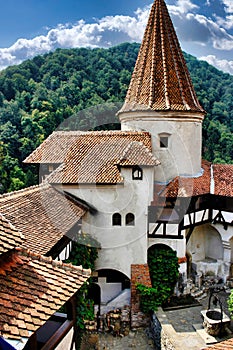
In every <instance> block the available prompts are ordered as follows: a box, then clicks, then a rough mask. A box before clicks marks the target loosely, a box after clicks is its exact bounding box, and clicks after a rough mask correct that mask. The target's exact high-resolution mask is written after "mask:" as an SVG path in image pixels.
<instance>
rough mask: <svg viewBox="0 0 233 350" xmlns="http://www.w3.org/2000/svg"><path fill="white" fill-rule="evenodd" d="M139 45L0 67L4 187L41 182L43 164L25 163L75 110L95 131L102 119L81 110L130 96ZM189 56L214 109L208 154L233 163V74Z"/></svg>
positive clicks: (80, 124) (64, 52) (202, 94)
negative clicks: (39, 174) (39, 176)
mask: <svg viewBox="0 0 233 350" xmlns="http://www.w3.org/2000/svg"><path fill="white" fill-rule="evenodd" d="M138 49H139V45H138V44H128V43H126V44H121V45H119V46H117V47H113V48H109V49H93V50H91V49H85V48H80V49H57V50H56V51H55V52H52V53H49V54H46V55H44V56H37V57H35V58H33V59H32V60H27V61H24V62H23V63H22V64H20V65H18V66H12V67H8V68H7V69H5V70H4V71H2V72H0V140H1V142H0V162H1V163H0V179H1V181H0V193H3V192H6V191H12V190H17V189H20V188H22V187H25V186H29V185H31V184H34V183H35V182H37V169H36V168H33V167H32V166H28V165H23V164H22V161H23V160H24V159H25V157H26V156H27V155H28V154H29V153H30V152H31V151H32V150H34V149H35V148H36V147H37V146H38V145H39V144H40V143H41V142H42V141H43V140H44V139H45V138H46V137H47V136H48V135H49V134H50V133H51V132H52V131H53V130H54V129H56V128H57V127H58V126H59V125H60V124H61V123H62V122H63V121H64V120H67V118H69V117H70V116H72V115H76V116H77V117H76V118H75V123H74V124H75V128H76V129H82V130H87V129H91V128H93V127H95V126H96V124H99V123H98V120H96V118H92V116H91V114H90V113H84V114H83V113H78V112H79V111H82V110H84V109H87V108H89V107H91V106H94V105H95V106H96V105H102V104H104V103H105V102H108V103H110V105H111V104H112V103H115V102H122V101H123V100H124V97H125V95H126V91H127V88H128V85H129V82H130V78H131V74H132V71H133V67H134V64H135V60H136V58H137V54H138ZM185 57H186V60H187V63H188V67H189V70H190V72H191V75H192V78H193V82H194V85H195V88H196V92H197V95H198V97H199V100H200V102H201V104H202V105H203V106H204V108H205V110H206V111H207V112H208V113H207V116H206V119H205V122H204V131H203V136H204V157H205V158H206V159H208V160H211V161H214V162H228V163H229V162H231V161H232V158H233V140H232V134H231V133H232V129H233V99H232V95H233V77H232V76H230V75H229V74H224V73H221V72H220V71H218V70H217V69H215V68H213V67H212V66H210V65H208V64H207V63H206V62H200V61H198V60H197V59H195V58H194V57H192V56H190V55H185ZM114 106H115V105H114ZM109 109H110V108H109ZM113 110H114V108H113ZM99 114H100V116H101V111H100V113H99ZM110 114H111V113H110ZM102 115H103V114H102ZM110 117H111V118H110V119H109V120H108V118H106V113H105V114H104V123H106V124H107V123H109V122H111V123H114V122H115V123H117V122H118V120H117V118H116V117H115V119H113V117H112V114H111V116H110ZM102 122H103V120H102ZM64 125H65V124H64ZM114 127H115V126H114Z"/></svg>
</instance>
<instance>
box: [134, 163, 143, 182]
mask: <svg viewBox="0 0 233 350" xmlns="http://www.w3.org/2000/svg"><path fill="white" fill-rule="evenodd" d="M132 177H133V180H142V177H143V172H142V169H141V168H140V167H139V166H135V167H133V170H132Z"/></svg>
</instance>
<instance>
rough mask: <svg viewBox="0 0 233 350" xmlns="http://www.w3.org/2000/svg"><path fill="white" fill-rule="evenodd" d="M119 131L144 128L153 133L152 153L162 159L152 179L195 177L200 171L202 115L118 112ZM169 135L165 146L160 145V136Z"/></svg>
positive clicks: (162, 180) (163, 180)
mask: <svg viewBox="0 0 233 350" xmlns="http://www.w3.org/2000/svg"><path fill="white" fill-rule="evenodd" d="M119 117H120V120H121V125H122V130H144V131H149V132H150V133H151V134H152V147H153V154H154V155H155V156H156V157H157V158H158V159H159V161H160V162H161V166H160V167H159V169H156V172H155V181H158V182H168V181H169V180H171V179H173V178H174V177H176V176H177V175H184V176H198V175H200V173H201V147H202V123H201V121H202V118H203V116H201V115H198V116H195V117H193V116H192V114H191V115H190V114H188V113H187V114H186V115H184V114H182V116H179V115H177V114H174V112H173V113H172V112H166V114H164V113H162V112H153V113H152V112H151V113H150V114H149V112H143V113H140V115H139V112H138V113H136V112H135V113H123V114H120V116H119ZM163 133H165V134H168V135H169V137H168V142H169V145H168V148H160V142H159V139H160V137H159V135H160V134H163Z"/></svg>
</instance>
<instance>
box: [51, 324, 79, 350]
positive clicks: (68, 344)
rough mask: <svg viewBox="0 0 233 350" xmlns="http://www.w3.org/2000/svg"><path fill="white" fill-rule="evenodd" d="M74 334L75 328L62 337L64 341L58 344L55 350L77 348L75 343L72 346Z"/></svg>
mask: <svg viewBox="0 0 233 350" xmlns="http://www.w3.org/2000/svg"><path fill="white" fill-rule="evenodd" d="M73 335H74V328H73V327H72V328H71V330H70V331H69V332H68V333H67V334H66V336H65V337H64V338H63V339H62V341H61V342H60V343H59V344H58V346H57V347H56V348H55V350H68V349H69V350H75V344H74V345H73V346H72V340H73Z"/></svg>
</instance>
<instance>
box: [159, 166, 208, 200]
mask: <svg viewBox="0 0 233 350" xmlns="http://www.w3.org/2000/svg"><path fill="white" fill-rule="evenodd" d="M202 169H203V174H202V175H201V176H199V177H196V178H188V177H176V178H175V179H174V180H172V181H171V182H170V183H169V184H168V185H166V186H164V188H159V189H160V193H159V194H158V193H157V195H159V196H161V197H169V198H172V197H192V196H198V195H203V194H208V193H210V183H211V171H210V169H211V163H209V162H207V161H205V160H203V161H202ZM155 195H156V194H155Z"/></svg>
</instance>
